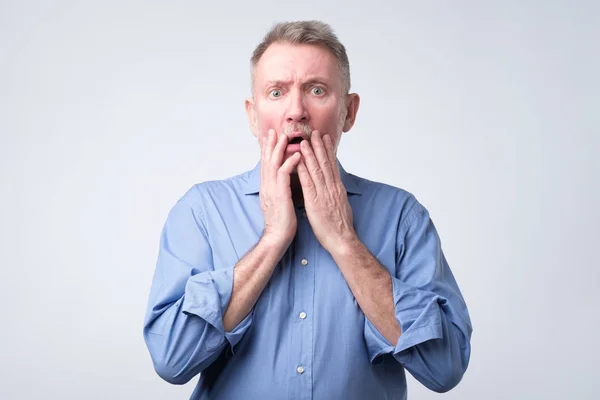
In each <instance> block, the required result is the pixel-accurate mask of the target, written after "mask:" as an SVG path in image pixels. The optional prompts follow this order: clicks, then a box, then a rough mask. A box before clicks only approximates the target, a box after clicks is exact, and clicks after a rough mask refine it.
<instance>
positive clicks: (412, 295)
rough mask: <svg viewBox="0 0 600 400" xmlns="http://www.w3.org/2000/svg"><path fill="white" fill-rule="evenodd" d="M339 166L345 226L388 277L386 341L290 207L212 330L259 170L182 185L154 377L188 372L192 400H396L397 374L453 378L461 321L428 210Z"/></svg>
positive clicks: (254, 199)
mask: <svg viewBox="0 0 600 400" xmlns="http://www.w3.org/2000/svg"><path fill="white" fill-rule="evenodd" d="M338 166H339V168H340V173H341V178H342V182H343V184H344V186H345V188H346V191H347V194H348V199H349V202H350V205H351V207H352V212H353V220H354V229H355V231H356V233H357V235H358V237H359V239H360V240H361V241H362V242H363V243H364V245H365V246H366V248H367V249H368V250H369V251H370V252H371V254H373V255H374V256H375V257H376V259H377V260H378V261H379V263H380V264H381V265H382V266H383V267H384V268H386V269H387V270H388V271H389V273H390V275H391V277H392V291H393V293H392V294H393V301H394V306H395V314H396V319H397V321H398V323H399V325H400V327H401V329H402V334H401V336H400V338H399V340H398V341H397V343H389V342H388V340H386V338H384V337H383V335H382V334H381V333H380V332H379V331H378V330H377V328H376V327H375V326H374V325H373V324H372V323H371V321H369V319H368V318H366V317H365V314H364V313H363V312H362V310H361V309H360V307H359V305H358V303H357V302H356V300H355V298H354V296H353V294H352V291H351V290H350V289H349V287H348V284H347V283H346V281H345V279H344V277H343V275H342V273H341V271H340V269H339V268H338V266H337V265H336V263H335V262H334V260H333V258H332V256H331V255H330V254H329V253H328V252H327V251H326V250H325V249H324V248H323V247H322V246H321V245H320V243H319V242H318V240H317V239H316V237H315V235H314V233H313V232H312V230H311V226H310V224H309V221H308V219H307V217H306V213H305V211H304V209H303V208H301V207H297V208H296V213H297V218H298V228H297V233H296V236H295V239H294V240H293V242H292V244H291V245H290V246H289V248H288V249H287V251H286V253H285V254H284V256H283V257H282V258H281V260H280V261H279V263H278V264H277V265H276V267H275V269H274V271H273V274H272V276H271V278H270V280H269V282H268V284H267V285H266V287H265V289H264V290H263V292H262V294H261V295H260V297H259V299H258V301H257V303H256V304H255V306H254V307H253V309H252V311H251V312H250V313H249V314H248V315H247V316H246V317H245V318H244V319H243V320H242V321H241V322H240V323H239V324H238V325H237V326H236V327H235V328H234V329H232V330H231V331H230V332H227V331H225V330H224V328H223V315H224V314H225V311H226V309H227V306H228V304H229V301H230V299H231V294H232V290H233V275H234V266H235V265H236V263H237V262H238V261H239V260H240V259H241V258H242V257H243V256H244V255H245V254H246V253H247V252H249V251H251V250H252V248H253V247H254V246H255V245H256V243H257V242H258V241H259V239H260V237H261V235H262V232H263V229H264V219H263V215H262V212H261V206H260V198H259V190H260V163H258V164H257V165H256V167H255V168H254V169H253V170H250V171H247V172H245V173H242V174H240V175H237V176H234V177H231V178H229V179H223V180H215V181H209V182H203V183H200V184H197V185H194V186H192V187H191V188H190V189H189V190H188V191H187V192H186V193H185V194H184V195H183V196H182V197H181V198H180V199H179V201H178V202H177V203H176V204H175V205H174V206H173V208H172V209H171V210H170V212H169V215H168V217H167V219H166V222H165V225H164V228H163V230H162V234H161V240H160V248H159V254H158V261H157V265H156V270H155V274H154V279H153V282H152V287H151V291H150V296H149V303H148V310H147V314H146V318H145V323H144V338H145V341H146V344H147V347H148V349H149V352H150V355H151V357H152V360H153V364H154V368H155V370H156V371H157V373H158V374H159V375H160V376H161V377H162V378H163V379H165V380H167V381H168V382H171V383H174V384H183V383H186V382H188V381H189V380H191V379H192V378H194V377H195V376H197V375H198V374H199V375H200V377H199V380H198V383H197V385H196V388H195V390H194V392H193V394H192V396H191V398H192V399H248V400H252V399H260V400H264V399H315V400H317V399H347V400H354V399H356V400H359V399H360V400H362V399H405V398H406V390H407V388H406V376H405V371H409V373H411V374H412V375H413V376H414V377H415V378H416V379H417V380H418V381H419V382H421V383H422V384H424V385H425V386H427V387H428V388H430V389H432V390H434V391H438V392H443V391H447V390H449V389H451V388H453V387H454V386H455V385H456V384H457V383H458V382H459V381H460V380H461V378H462V376H463V374H464V372H465V371H466V369H467V365H468V362H469V357H470V350H471V348H470V338H471V332H472V328H471V321H470V317H469V313H468V310H467V306H466V304H465V301H464V299H463V296H462V295H461V292H460V290H459V288H458V286H457V283H456V281H455V279H454V276H453V274H452V272H451V270H450V267H449V265H448V262H447V261H446V258H445V256H444V253H443V251H442V249H441V245H440V238H439V236H438V233H437V231H436V228H435V227H434V224H433V222H432V220H431V218H430V216H429V213H428V211H427V210H426V209H425V207H424V206H423V205H421V204H420V203H419V202H418V201H417V200H416V198H415V197H414V196H413V195H412V194H410V193H408V192H407V191H405V190H402V189H400V188H396V187H393V186H390V185H386V184H383V183H378V182H373V181H369V180H366V179H363V178H360V177H358V176H356V175H352V174H350V173H347V172H346V171H345V170H344V168H343V167H342V165H341V164H340V163H339V161H338Z"/></svg>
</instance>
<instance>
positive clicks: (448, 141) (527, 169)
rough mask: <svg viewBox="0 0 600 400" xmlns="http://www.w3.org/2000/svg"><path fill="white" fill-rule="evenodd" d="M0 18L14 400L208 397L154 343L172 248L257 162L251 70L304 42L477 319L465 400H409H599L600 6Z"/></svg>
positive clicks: (253, 5)
mask: <svg viewBox="0 0 600 400" xmlns="http://www.w3.org/2000/svg"><path fill="white" fill-rule="evenodd" d="M0 4H1V6H0V134H1V136H0V167H1V171H0V179H1V189H0V190H1V192H0V195H1V197H0V199H1V207H0V218H1V220H0V221H1V225H0V262H1V264H0V268H1V270H0V301H1V306H2V317H1V319H0V321H1V329H0V346H1V348H0V350H1V351H0V354H1V358H2V362H1V363H0V398H1V399H3V400H4V399H6V400H8V399H39V398H45V399H186V398H188V397H189V395H190V393H191V391H192V389H193V385H195V383H196V381H197V379H194V380H192V381H191V382H190V383H189V384H187V385H184V386H173V385H170V384H168V383H166V382H164V381H162V380H161V379H160V378H159V377H158V375H156V373H155V372H154V370H153V367H152V363H151V360H150V356H149V354H148V352H147V350H146V347H145V344H144V342H143V337H142V325H143V318H144V313H145V309H146V302H147V296H148V291H149V288H150V283H151V279H152V275H153V272H154V267H155V263H156V256H157V250H158V240H159V235H160V230H161V229H162V225H163V223H164V221H165V218H166V216H167V213H168V211H169V210H170V208H171V207H172V206H173V205H174V204H175V202H176V201H177V200H178V199H179V197H180V196H181V195H182V194H183V193H184V192H185V191H186V190H187V189H188V188H190V187H191V186H192V185H193V184H195V183H198V182H202V181H205V180H212V179H221V178H226V177H229V176H231V175H235V174H238V173H241V172H243V171H246V170H248V169H251V168H252V167H253V166H254V165H255V163H256V162H257V161H258V157H259V147H258V144H257V143H256V141H255V139H254V137H253V136H252V134H251V132H250V130H249V128H248V124H247V120H246V116H245V113H244V107H243V101H244V99H245V98H246V97H247V96H248V95H249V93H250V91H249V89H250V83H249V82H250V81H249V58H250V55H251V52H252V50H253V49H254V47H255V46H256V45H257V44H258V42H259V41H260V40H261V39H262V37H263V35H264V34H265V33H266V31H267V30H268V28H269V27H271V25H272V24H273V23H274V22H276V21H285V20H298V19H320V20H323V21H325V22H327V23H330V24H331V25H332V26H333V28H334V29H335V31H336V33H337V34H338V35H339V37H340V39H341V40H342V42H343V43H344V44H345V45H346V47H347V50H348V54H349V57H350V62H351V70H352V82H353V85H352V90H353V91H355V92H357V93H359V94H360V95H361V97H362V103H361V108H360V110H359V114H358V120H357V122H356V125H355V127H354V128H353V129H352V130H351V131H350V132H349V133H347V134H345V135H344V136H343V138H342V143H341V146H340V150H339V154H338V155H339V159H340V160H341V161H342V163H343V165H344V166H345V168H346V169H347V170H348V171H349V172H351V173H354V174H358V175H361V176H363V177H366V178H369V179H374V180H378V181H382V182H385V183H389V184H393V185H396V186H399V187H402V188H404V189H406V190H408V191H410V192H412V193H413V194H415V196H416V197H417V198H418V199H419V200H420V201H421V202H422V203H423V204H424V205H425V206H426V207H427V208H428V209H429V210H430V212H431V215H432V218H433V221H434V222H435V224H436V226H437V228H438V230H439V233H440V235H441V238H442V245H443V249H444V251H445V252H446V255H447V257H448V260H449V263H450V266H451V268H452V270H453V272H454V274H455V276H456V278H457V280H458V283H459V285H460V287H461V289H462V291H463V294H464V296H465V298H466V300H467V303H468V306H469V309H470V313H471V317H472V320H473V325H474V333H473V338H472V346H473V352H472V358H471V363H470V366H469V369H468V371H467V374H466V375H465V377H464V379H463V381H462V382H461V383H460V385H459V386H458V387H457V388H456V389H454V390H453V391H451V392H450V393H448V394H446V395H443V396H441V397H440V395H438V394H435V393H433V392H429V391H428V390H427V389H425V388H424V387H422V386H421V385H420V384H418V383H417V382H416V381H415V380H414V379H413V378H412V377H409V398H410V399H413V400H414V399H435V398H444V399H461V400H465V399H467V400H481V399H576V400H578V399H593V398H594V399H595V398H597V397H595V395H594V393H595V392H597V391H598V390H597V388H596V385H597V384H598V381H599V378H600V376H599V372H598V361H597V359H598V357H599V356H600V354H599V346H598V339H599V337H598V336H599V335H598V330H599V329H600V311H598V306H599V305H600V304H599V303H600V301H599V300H600V295H599V275H600V274H599V272H598V270H599V269H600V268H599V267H600V265H599V264H600V263H599V259H598V247H599V243H598V240H599V238H600V235H599V233H600V229H599V226H600V213H599V207H598V206H599V203H600V190H599V188H598V186H599V185H598V184H599V181H600V174H599V172H600V171H599V162H598V159H597V155H598V152H599V151H600V146H599V143H600V140H599V133H598V127H599V126H600V119H599V114H600V113H599V111H598V108H599V93H600V85H599V77H598V75H599V71H600V58H599V45H598V43H599V40H600V29H599V28H598V25H599V23H598V21H599V19H598V16H599V15H600V7H599V6H598V3H597V2H592V1H589V2H585V1H579V2H577V1H572V2H568V1H541V0H538V1H516V0H515V1H455V2H444V1H436V2H408V1H406V2H397V1H388V2H378V1H368V2H364V1H360V2H359V1H355V2H347V1H346V2H343V3H338V4H334V3H333V2H331V3H326V4H324V3H322V2H317V1H314V2H306V1H303V2H282V1H278V2H275V1H251V2H243V1H238V2H234V3H231V2H228V3H226V2H222V3H220V4H218V3H217V2H202V1H170V2H165V1H141V0H140V1H102V2H100V1H96V2H91V1H89V2H84V1H18V0H8V1H7V0H3V1H1V2H0ZM217 4H218V5H217ZM382 212H383V210H382Z"/></svg>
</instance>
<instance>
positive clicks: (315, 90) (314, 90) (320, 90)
mask: <svg viewBox="0 0 600 400" xmlns="http://www.w3.org/2000/svg"><path fill="white" fill-rule="evenodd" d="M311 91H312V94H314V95H316V96H320V95H322V94H323V93H325V91H324V90H323V88H320V87H314V88H312V89H311Z"/></svg>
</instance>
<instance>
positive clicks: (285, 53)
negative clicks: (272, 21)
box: [256, 43, 337, 81]
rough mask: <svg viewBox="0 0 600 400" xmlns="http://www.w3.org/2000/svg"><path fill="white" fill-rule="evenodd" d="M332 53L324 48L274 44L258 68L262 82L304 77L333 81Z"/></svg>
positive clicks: (264, 55)
mask: <svg viewBox="0 0 600 400" xmlns="http://www.w3.org/2000/svg"><path fill="white" fill-rule="evenodd" d="M336 66H337V65H336V63H335V59H334V57H333V56H332V55H331V53H330V52H329V51H328V50H327V49H326V48H324V47H322V46H316V45H292V44H286V43H274V44H272V45H271V46H269V48H267V50H266V51H265V53H264V54H263V55H262V57H261V58H260V60H259V61H258V64H257V66H256V73H257V77H260V78H261V80H265V81H273V80H288V79H290V78H292V76H296V75H302V76H307V77H308V76H310V77H311V78H312V77H319V78H321V79H327V78H329V79H331V78H332V76H331V75H332V74H334V73H336V72H337V71H336Z"/></svg>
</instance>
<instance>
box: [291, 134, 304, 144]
mask: <svg viewBox="0 0 600 400" xmlns="http://www.w3.org/2000/svg"><path fill="white" fill-rule="evenodd" d="M300 142H302V138H301V137H300V136H297V137H295V138H292V139H291V140H290V141H289V142H288V144H300Z"/></svg>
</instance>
